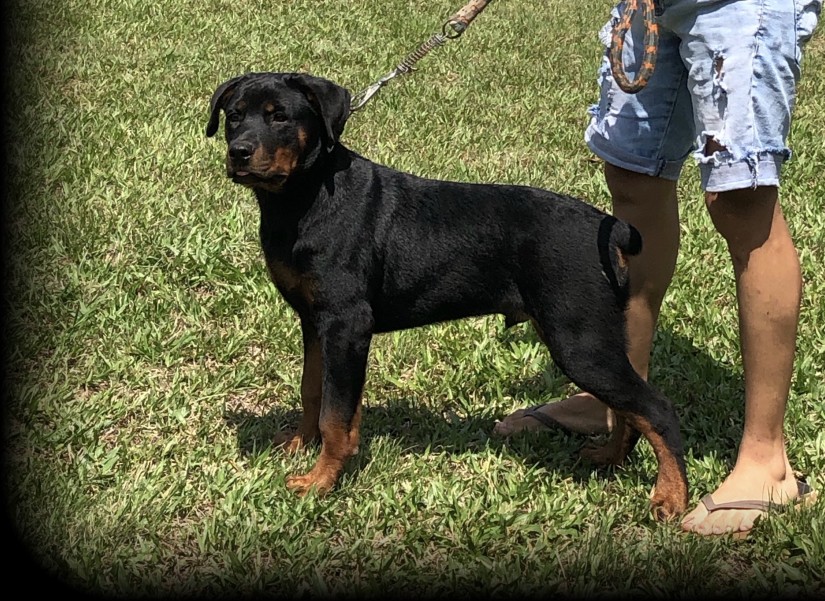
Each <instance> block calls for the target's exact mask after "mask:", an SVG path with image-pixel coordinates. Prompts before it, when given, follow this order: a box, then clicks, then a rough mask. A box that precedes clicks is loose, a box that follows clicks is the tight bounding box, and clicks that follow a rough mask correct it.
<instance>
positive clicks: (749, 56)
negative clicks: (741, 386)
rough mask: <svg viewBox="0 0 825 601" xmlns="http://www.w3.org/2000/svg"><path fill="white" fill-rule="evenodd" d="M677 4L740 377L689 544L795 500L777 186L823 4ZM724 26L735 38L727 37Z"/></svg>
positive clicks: (792, 311) (760, 0)
mask: <svg viewBox="0 0 825 601" xmlns="http://www.w3.org/2000/svg"><path fill="white" fill-rule="evenodd" d="M679 4H682V5H684V6H685V9H684V10H682V11H681V12H680V11H679V10H674V12H671V13H670V15H671V18H670V25H671V27H672V28H673V29H674V31H676V32H677V34H678V35H679V36H680V37H681V39H682V56H683V59H684V61H685V64H686V66H687V67H688V73H689V74H690V77H689V79H688V89H689V90H690V93H691V96H692V98H693V106H694V114H695V118H696V128H695V129H696V131H697V134H698V136H699V139H698V140H697V143H696V148H697V153H696V157H697V159H698V160H699V162H700V169H701V173H702V187H703V188H704V189H705V191H706V195H705V197H706V203H707V206H708V210H709V212H710V215H711V218H712V220H713V223H714V226H715V227H716V229H717V231H718V232H719V233H720V234H721V235H722V236H723V237H724V239H725V240H726V242H727V245H728V250H729V252H730V256H731V260H732V262H733V270H734V275H735V279H736V296H737V302H738V309H739V327H740V331H739V339H740V347H741V354H742V362H743V369H744V374H745V419H744V430H743V433H742V439H741V443H740V446H739V454H738V456H737V460H736V463H735V465H734V467H733V469H732V471H731V472H730V474H729V475H728V477H727V478H726V479H725V480H724V481H723V482H722V484H721V485H720V486H719V488H718V489H717V490H715V491H714V492H713V493H712V494H711V495H707V496H705V497H703V498H702V500H701V501H700V503H699V504H698V505H697V507H696V508H695V509H694V510H693V511H691V512H690V513H689V514H688V515H687V516H685V518H684V520H683V522H682V527H683V528H684V529H685V530H688V531H692V532H696V533H699V534H717V533H723V532H747V531H748V530H750V529H751V528H752V527H753V523H754V520H755V519H756V518H757V517H759V516H760V515H762V514H763V513H764V511H765V508H766V507H767V505H766V503H765V502H768V501H770V502H773V503H787V502H788V501H789V500H792V499H795V498H796V497H798V496H799V495H800V488H799V486H798V483H797V482H796V480H795V478H794V475H793V472H792V470H791V465H790V463H789V461H788V457H787V454H786V449H785V440H784V434H783V421H784V417H785V407H786V404H787V401H788V395H789V392H790V382H791V375H792V371H793V358H794V351H795V344H796V330H797V320H798V316H799V304H800V298H801V287H802V283H801V275H800V265H799V259H798V257H797V254H796V249H795V248H794V244H793V240H792V239H791V236H790V233H789V231H788V227H787V224H786V223H785V220H784V217H783V215H782V211H781V209H780V206H779V202H778V185H779V181H780V172H781V167H782V164H783V163H784V161H785V160H786V159H787V158H788V157H789V156H790V150H789V149H788V148H787V146H786V141H787V137H788V132H789V129H790V121H791V113H792V110H793V105H794V101H795V97H796V84H797V81H798V79H799V76H800V62H799V61H800V59H801V56H802V45H803V44H804V42H805V41H806V40H807V39H808V38H809V37H810V35H811V33H812V31H813V28H814V27H815V26H816V21H817V16H818V13H819V10H820V7H821V3H820V2H819V0H799V1H798V2H784V1H781V0H742V1H741V2H736V3H730V2H717V3H715V4H713V5H710V4H706V5H701V7H698V8H697V6H696V5H694V4H692V3H688V2H684V3H680V2H678V1H677V0H674V2H673V3H672V4H671V6H672V7H674V8H676V7H677V5H679ZM691 7H693V8H691ZM666 14H667V13H666ZM731 23H736V24H737V25H736V30H737V35H731V25H730V24H731ZM725 504H728V505H727V506H724V505H725ZM719 505H723V506H722V507H719ZM760 505H761V507H760Z"/></svg>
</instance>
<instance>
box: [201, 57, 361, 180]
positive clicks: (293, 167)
mask: <svg viewBox="0 0 825 601" xmlns="http://www.w3.org/2000/svg"><path fill="white" fill-rule="evenodd" d="M221 110H223V111H224V113H225V114H226V124H225V132H226V143H227V150H226V173H227V176H228V177H231V178H232V180H233V181H234V182H236V183H239V184H243V185H245V186H249V187H252V188H262V189H264V190H269V191H273V192H277V191H279V190H280V189H281V188H282V187H283V185H284V183H285V182H286V181H287V179H288V178H289V177H290V176H291V175H293V174H295V173H298V172H300V171H301V170H303V169H306V168H307V167H309V166H310V165H311V164H312V163H313V162H314V161H315V160H317V158H318V156H319V155H321V153H325V152H330V151H331V150H332V149H333V148H334V147H335V145H336V144H337V143H338V139H339V138H340V136H341V133H342V132H343V131H344V125H345V124H346V121H347V117H349V113H350V93H349V91H348V90H346V89H345V88H342V87H341V86H339V85H337V84H335V83H333V82H331V81H328V80H326V79H322V78H320V77H314V76H312V75H306V74H303V73H247V74H246V75H241V76H240V77H236V78H234V79H230V80H229V81H225V82H224V83H222V84H221V85H220V86H218V88H217V89H216V90H215V93H214V94H213V95H212V100H211V102H210V105H209V123H208V124H207V126H206V135H207V136H214V135H215V133H216V132H217V131H218V123H219V118H220V111H221Z"/></svg>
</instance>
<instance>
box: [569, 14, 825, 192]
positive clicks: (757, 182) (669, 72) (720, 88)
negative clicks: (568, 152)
mask: <svg viewBox="0 0 825 601" xmlns="http://www.w3.org/2000/svg"><path fill="white" fill-rule="evenodd" d="M622 8H623V3H620V4H619V5H618V6H617V7H616V8H614V9H613V13H612V18H611V20H610V21H609V22H608V23H607V24H606V25H605V26H604V28H603V29H602V31H601V32H600V34H599V37H600V38H601V40H602V42H603V43H604V44H605V46H609V44H610V33H611V29H612V27H613V25H614V24H615V23H616V22H617V21H618V18H619V14H620V13H619V11H620V10H621V9H622ZM821 9H822V0H659V1H657V2H656V14H657V19H658V24H659V48H658V55H657V60H656V67H655V70H654V72H653V75H652V77H651V78H650V81H649V82H648V84H647V86H646V87H645V88H643V89H642V90H641V91H640V92H638V93H636V94H627V93H625V92H623V91H622V90H621V89H620V88H619V87H618V85H617V84H616V82H615V81H614V80H613V77H612V75H611V70H610V64H609V61H608V58H607V53H605V56H604V59H603V62H602V67H601V71H600V86H601V95H600V99H599V103H598V104H597V105H594V106H593V107H591V108H590V114H591V116H592V118H591V121H590V124H589V125H588V127H587V130H586V132H585V141H586V142H587V145H588V146H589V147H590V149H591V150H592V151H593V152H594V153H595V154H596V155H597V156H599V157H601V158H602V159H603V160H604V161H606V162H608V163H610V164H612V165H615V166H617V167H622V168H625V169H628V170H631V171H635V172H638V173H644V174H647V175H653V176H657V177H663V178H666V179H670V180H677V179H678V178H679V174H680V172H681V169H682V164H683V163H684V161H685V159H686V158H687V157H688V155H689V154H691V153H693V156H694V157H695V158H696V159H697V161H698V162H699V168H700V172H701V181H702V188H703V189H704V190H706V191H708V192H724V191H726V190H737V189H742V188H748V187H756V186H778V185H779V176H780V170H781V167H782V164H783V162H784V161H785V160H787V159H788V158H790V156H791V151H790V149H789V148H788V146H787V138H788V131H789V130H790V123H791V113H792V111H793V106H794V100H795V98H796V85H797V82H798V81H799V76H800V64H801V61H802V48H803V46H804V44H805V42H807V41H808V39H809V38H810V37H811V35H812V34H813V31H814V29H815V28H816V24H817V21H818V18H819V13H820V11H821ZM643 39H644V25H643V23H642V18H641V11H639V13H637V18H636V19H635V20H634V23H633V27H632V28H631V30H630V32H629V33H628V34H627V36H626V38H625V45H624V64H625V71H626V73H627V76H628V78H630V79H633V78H634V77H635V70H636V68H637V66H638V65H639V64H640V63H641V55H642V51H643ZM711 138H713V139H714V140H715V141H716V142H717V143H718V144H720V145H721V146H722V147H724V148H723V149H722V150H716V151H715V152H713V153H712V154H710V155H709V156H706V155H705V145H706V142H707V141H708V140H709V139H711Z"/></svg>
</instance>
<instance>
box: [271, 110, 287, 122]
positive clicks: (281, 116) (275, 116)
mask: <svg viewBox="0 0 825 601" xmlns="http://www.w3.org/2000/svg"><path fill="white" fill-rule="evenodd" d="M272 120H273V121H275V122H276V123H283V122H284V121H286V120H287V116H286V113H281V112H279V111H276V112H274V113H272Z"/></svg>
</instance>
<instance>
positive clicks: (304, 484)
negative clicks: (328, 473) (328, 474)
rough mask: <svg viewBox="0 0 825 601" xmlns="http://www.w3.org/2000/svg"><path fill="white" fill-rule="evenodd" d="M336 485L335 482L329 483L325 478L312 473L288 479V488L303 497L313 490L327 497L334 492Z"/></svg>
mask: <svg viewBox="0 0 825 601" xmlns="http://www.w3.org/2000/svg"><path fill="white" fill-rule="evenodd" d="M334 484H335V483H334V482H329V481H327V480H326V479H324V478H319V477H317V476H316V475H315V474H313V473H312V472H309V473H308V474H302V475H300V476H289V477H288V478H287V479H286V487H287V488H288V489H290V490H293V491H295V492H296V493H298V494H299V495H301V496H303V495H305V494H307V493H308V492H309V491H311V490H314V491H315V493H316V494H318V495H325V494H326V493H328V492H329V491H330V490H332V487H333V485H334Z"/></svg>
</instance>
